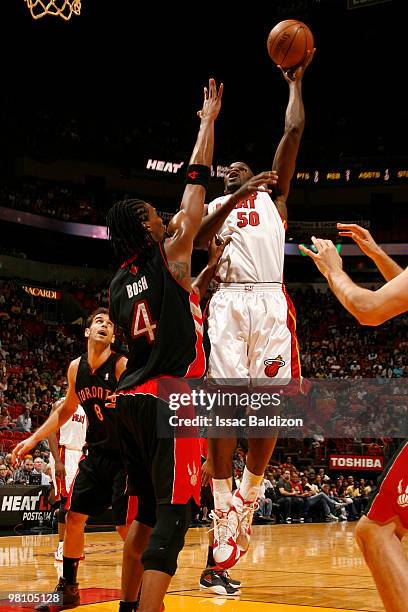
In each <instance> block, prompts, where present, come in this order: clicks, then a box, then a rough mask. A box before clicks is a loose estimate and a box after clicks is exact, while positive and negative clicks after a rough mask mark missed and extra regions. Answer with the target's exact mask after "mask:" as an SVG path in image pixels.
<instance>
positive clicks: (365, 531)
mask: <svg viewBox="0 0 408 612" xmlns="http://www.w3.org/2000/svg"><path fill="white" fill-rule="evenodd" d="M385 532H386V530H385V529H384V527H382V526H381V525H378V524H377V523H375V522H374V521H370V519H368V518H367V517H365V516H363V517H362V518H361V519H360V520H359V522H358V523H357V525H356V529H355V531H354V538H355V540H356V542H357V544H358V546H359V548H360V550H361V551H362V553H363V554H364V553H365V552H366V550H367V549H372V548H373V547H377V546H381V542H382V541H383V539H384V537H386V533H385Z"/></svg>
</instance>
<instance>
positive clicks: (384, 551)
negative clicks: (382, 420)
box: [355, 441, 408, 612]
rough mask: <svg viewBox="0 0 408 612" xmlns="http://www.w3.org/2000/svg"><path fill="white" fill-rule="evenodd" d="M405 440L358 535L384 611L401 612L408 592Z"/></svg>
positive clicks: (372, 496) (407, 444)
mask: <svg viewBox="0 0 408 612" xmlns="http://www.w3.org/2000/svg"><path fill="white" fill-rule="evenodd" d="M407 463H408V442H407V441H405V442H404V443H403V444H402V445H401V446H400V448H399V449H398V451H397V452H396V453H395V455H394V456H393V457H392V459H391V460H390V461H389V463H388V465H387V466H386V468H385V469H384V472H383V473H382V475H381V478H380V480H379V481H378V483H377V488H376V490H375V491H374V492H372V493H371V494H370V496H369V502H368V506H367V509H366V511H365V514H366V516H362V517H361V519H360V521H359V522H358V524H357V527H356V531H355V535H356V540H357V543H358V545H359V547H360V550H361V552H362V553H363V556H364V559H365V560H366V562H367V565H368V567H369V568H370V571H371V574H372V576H373V578H374V581H375V583H376V585H377V589H378V592H379V594H380V596H381V598H382V600H383V603H384V606H385V609H386V610H387V611H390V612H391V611H392V612H402V611H403V610H405V609H406V601H405V600H406V594H407V593H408V560H407V556H406V553H405V551H404V548H403V546H402V543H401V540H402V538H403V537H404V535H405V534H406V533H407V531H408V495H407V493H406V491H407V490H408V482H407V475H406V473H407V470H406V466H407Z"/></svg>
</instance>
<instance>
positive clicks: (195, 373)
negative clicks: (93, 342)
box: [109, 244, 209, 391]
mask: <svg viewBox="0 0 408 612" xmlns="http://www.w3.org/2000/svg"><path fill="white" fill-rule="evenodd" d="M109 295H110V318H111V320H112V321H113V322H114V323H115V324H117V325H120V326H121V327H122V329H123V330H124V332H125V334H126V339H127V343H128V346H129V360H128V363H127V367H126V370H125V371H124V372H123V374H122V376H121V378H120V380H119V385H118V390H119V391H121V390H125V389H131V388H133V387H135V386H137V385H140V384H141V383H143V382H145V381H146V380H149V379H151V378H156V377H158V376H174V377H187V378H201V377H202V376H204V374H205V372H206V369H207V357H208V352H209V341H208V338H206V337H205V335H206V332H205V331H204V326H203V318H202V313H201V309H200V305H199V298H198V296H197V295H196V294H195V293H189V292H188V291H186V290H185V289H184V288H183V287H182V286H181V285H180V284H179V283H178V282H177V281H176V280H175V279H174V277H173V276H172V274H171V272H170V270H169V269H168V266H167V260H166V255H165V253H164V248H163V244H155V245H154V246H153V253H152V257H151V258H150V259H149V260H148V261H146V262H143V263H140V265H137V262H136V261H133V262H132V261H130V262H126V263H125V264H123V265H122V267H121V268H120V269H119V270H118V271H117V273H116V275H115V276H114V278H113V280H112V282H111V285H110V292H109Z"/></svg>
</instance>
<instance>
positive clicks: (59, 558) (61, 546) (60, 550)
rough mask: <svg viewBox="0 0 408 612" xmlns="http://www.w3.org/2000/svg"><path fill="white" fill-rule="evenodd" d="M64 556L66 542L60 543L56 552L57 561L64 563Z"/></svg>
mask: <svg viewBox="0 0 408 612" xmlns="http://www.w3.org/2000/svg"><path fill="white" fill-rule="evenodd" d="M63 556H64V542H58V548H57V550H56V551H55V552H54V559H55V561H63Z"/></svg>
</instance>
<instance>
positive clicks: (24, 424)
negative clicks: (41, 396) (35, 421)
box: [16, 408, 31, 433]
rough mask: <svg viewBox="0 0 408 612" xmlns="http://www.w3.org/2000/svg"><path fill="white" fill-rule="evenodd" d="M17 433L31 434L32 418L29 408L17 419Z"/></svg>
mask: <svg viewBox="0 0 408 612" xmlns="http://www.w3.org/2000/svg"><path fill="white" fill-rule="evenodd" d="M16 431H23V432H25V433H31V417H30V411H29V409H28V408H26V410H24V412H23V414H20V416H19V417H17V419H16Z"/></svg>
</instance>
